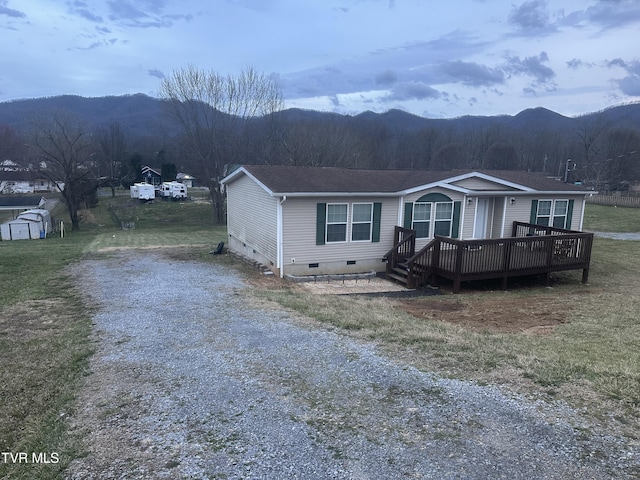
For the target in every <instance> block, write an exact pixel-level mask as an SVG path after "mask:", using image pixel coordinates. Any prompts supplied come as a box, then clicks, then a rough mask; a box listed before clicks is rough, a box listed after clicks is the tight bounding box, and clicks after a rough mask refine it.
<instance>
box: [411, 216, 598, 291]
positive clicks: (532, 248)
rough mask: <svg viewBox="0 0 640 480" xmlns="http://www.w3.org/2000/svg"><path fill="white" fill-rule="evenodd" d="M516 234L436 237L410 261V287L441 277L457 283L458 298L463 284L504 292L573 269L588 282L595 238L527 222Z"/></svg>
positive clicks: (516, 224)
mask: <svg viewBox="0 0 640 480" xmlns="http://www.w3.org/2000/svg"><path fill="white" fill-rule="evenodd" d="M512 233H513V236H512V237H506V238H496V239H484V240H456V239H452V238H448V237H440V236H436V237H435V238H434V239H433V240H432V241H431V242H430V243H429V244H427V245H426V246H425V247H424V248H422V249H421V250H420V251H419V252H416V253H415V255H413V256H411V257H409V258H408V259H407V268H408V271H409V275H408V279H407V285H408V286H409V287H410V288H417V287H420V286H422V285H425V284H427V283H431V284H435V283H436V278H437V277H443V278H447V279H450V280H452V281H453V291H454V292H456V293H457V292H459V291H460V287H461V283H462V282H463V281H470V280H482V279H490V278H501V279H502V286H503V288H504V289H506V287H507V280H508V278H509V277H514V276H523V275H537V274H544V275H545V283H546V284H548V282H549V280H550V274H551V273H552V272H555V271H561V270H574V269H582V270H583V273H582V282H583V283H586V282H587V280H588V275H589V264H590V262H591V247H592V244H593V234H592V233H583V232H576V231H571V230H566V229H561V228H554V227H547V226H542V225H533V224H529V223H523V222H514V224H513V230H512Z"/></svg>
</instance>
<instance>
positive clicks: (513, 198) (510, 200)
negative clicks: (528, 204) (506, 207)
mask: <svg viewBox="0 0 640 480" xmlns="http://www.w3.org/2000/svg"><path fill="white" fill-rule="evenodd" d="M509 202H510V203H511V205H513V204H515V203H516V197H511V198H510V199H509Z"/></svg>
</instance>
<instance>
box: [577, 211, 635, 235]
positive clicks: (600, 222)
mask: <svg viewBox="0 0 640 480" xmlns="http://www.w3.org/2000/svg"><path fill="white" fill-rule="evenodd" d="M583 228H584V230H588V231H590V232H617V233H629V232H640V208H628V207H609V206H606V205H591V204H587V208H586V210H585V214H584V227H583Z"/></svg>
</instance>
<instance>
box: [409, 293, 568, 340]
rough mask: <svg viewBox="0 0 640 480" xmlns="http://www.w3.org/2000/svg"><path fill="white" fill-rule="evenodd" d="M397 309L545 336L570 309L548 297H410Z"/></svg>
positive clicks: (481, 328) (467, 325) (473, 325)
mask: <svg viewBox="0 0 640 480" xmlns="http://www.w3.org/2000/svg"><path fill="white" fill-rule="evenodd" d="M396 306H397V308H399V309H401V310H403V311H405V312H407V313H409V314H411V315H413V316H415V317H417V318H423V319H424V318H427V319H430V320H438V321H443V322H448V323H453V324H455V325H460V326H463V327H465V328H470V329H473V330H478V331H487V330H488V331H492V332H498V333H527V334H530V335H548V334H550V333H552V332H553V329H554V328H555V327H556V326H557V325H560V324H563V323H566V322H567V321H568V316H569V313H570V309H568V308H567V305H566V304H564V303H563V304H562V305H560V304H557V303H556V302H555V301H553V300H552V299H550V298H549V297H548V296H544V297H543V296H533V297H527V298H519V299H518V302H517V304H514V301H513V299H512V298H504V297H501V298H487V299H479V298H477V297H475V298H474V299H473V301H470V302H468V303H467V302H464V301H461V300H457V299H449V298H447V299H438V298H434V297H425V298H411V299H405V300H403V301H402V302H396Z"/></svg>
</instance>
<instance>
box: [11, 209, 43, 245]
mask: <svg viewBox="0 0 640 480" xmlns="http://www.w3.org/2000/svg"><path fill="white" fill-rule="evenodd" d="M51 226H52V223H51V213H49V211H48V210H45V209H33V210H27V211H25V212H22V213H21V214H20V215H18V218H16V219H15V220H9V221H8V222H5V223H3V224H2V225H0V234H1V236H2V240H3V241H4V240H30V239H31V240H35V239H38V238H45V237H46V236H47V234H48V233H49V232H50V231H51Z"/></svg>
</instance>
